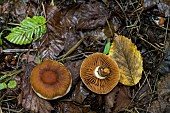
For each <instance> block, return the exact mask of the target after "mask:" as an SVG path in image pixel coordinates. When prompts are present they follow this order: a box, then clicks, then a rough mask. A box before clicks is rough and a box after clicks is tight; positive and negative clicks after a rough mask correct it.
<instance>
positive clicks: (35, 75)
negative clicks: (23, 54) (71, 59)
mask: <svg viewBox="0 0 170 113" xmlns="http://www.w3.org/2000/svg"><path fill="white" fill-rule="evenodd" d="M30 82H31V85H32V89H33V90H34V92H35V93H36V94H37V95H38V96H39V97H41V98H43V99H47V100H52V99H57V98H60V97H62V96H64V95H66V94H67V93H68V92H69V91H70V88H71V84H72V77H71V74H70V72H69V70H68V69H67V68H66V67H65V66H64V65H63V64H61V63H59V62H57V61H51V60H47V61H44V62H42V63H41V64H38V65H37V66H36V67H34V69H33V70H32V73H31V77H30Z"/></svg>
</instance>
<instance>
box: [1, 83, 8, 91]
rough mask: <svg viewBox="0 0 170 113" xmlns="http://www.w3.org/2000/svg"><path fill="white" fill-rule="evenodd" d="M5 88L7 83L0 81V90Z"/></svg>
mask: <svg viewBox="0 0 170 113" xmlns="http://www.w3.org/2000/svg"><path fill="white" fill-rule="evenodd" d="M5 88H7V85H6V83H5V82H3V83H0V90H2V89H5Z"/></svg>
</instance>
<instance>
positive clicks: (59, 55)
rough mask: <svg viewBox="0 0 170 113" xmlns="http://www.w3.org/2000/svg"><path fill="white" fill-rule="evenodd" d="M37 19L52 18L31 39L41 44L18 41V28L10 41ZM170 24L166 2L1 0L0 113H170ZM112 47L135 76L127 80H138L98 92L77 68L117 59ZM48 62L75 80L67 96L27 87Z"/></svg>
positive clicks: (164, 0)
mask: <svg viewBox="0 0 170 113" xmlns="http://www.w3.org/2000/svg"><path fill="white" fill-rule="evenodd" d="M34 16H43V17H44V18H45V19H46V20H47V21H46V23H45V26H46V32H45V33H44V34H38V35H36V33H35V34H33V35H31V36H32V37H33V38H35V37H36V36H39V38H37V39H35V40H34V39H32V37H30V36H29V37H26V38H25V36H24V35H20V36H19V38H18V37H17V35H18V34H17V32H16V31H15V30H16V29H15V30H14V32H13V35H11V37H12V38H8V37H7V36H9V34H10V33H11V32H12V31H11V29H12V28H15V27H17V26H19V25H20V23H22V22H23V20H24V19H26V18H27V17H30V18H32V17H34ZM41 22H42V21H41ZM41 22H40V23H41ZM169 22H170V1H169V0H110V1H109V0H88V1H85V0H54V1H53V0H52V1H48V0H0V113H38V112H39V113H170V82H169V81H170V24H169ZM33 23H34V22H33ZM29 25H30V26H31V25H32V24H31V23H30V24H28V26H29ZM26 30H27V29H26V28H25V29H24V30H23V31H24V33H25V31H26ZM39 32H42V29H41V30H40V31H38V33H39ZM15 33H16V35H14V34H15ZM115 37H123V38H122V40H123V41H125V44H124V45H123V42H120V43H117V42H114V41H116V38H115ZM27 38H28V39H27ZM24 39H25V40H24ZM29 40H31V41H29ZM118 40H119V39H118ZM127 42H129V43H130V44H129V45H128V43H127ZM113 44H115V45H116V44H119V46H117V49H116V50H118V49H120V48H121V49H120V51H117V54H118V55H120V52H121V53H123V54H124V57H123V59H124V60H122V59H121V58H120V57H116V59H117V60H118V61H119V62H117V63H118V66H119V68H121V69H120V71H122V70H123V71H126V69H125V67H122V66H120V63H121V64H122V65H123V64H124V63H125V64H126V65H128V66H127V67H126V68H127V70H129V71H130V72H128V73H132V72H135V73H134V75H133V74H129V75H128V77H131V78H132V79H134V80H136V78H137V77H138V76H139V79H138V80H136V81H137V82H135V84H130V85H127V84H126V82H129V81H128V80H127V81H126V82H125V83H123V82H121V80H120V82H119V83H118V84H117V85H116V86H115V87H114V88H113V89H112V90H111V91H110V92H109V93H107V94H97V93H95V92H93V91H91V90H89V88H88V87H86V84H84V81H82V79H81V77H80V68H81V65H82V62H83V61H84V59H85V58H86V57H88V56H89V55H91V54H94V53H96V52H100V53H105V54H108V56H112V58H113V56H114V55H113V53H112V51H115V48H114V47H111V48H110V46H111V45H113ZM108 48H109V49H108ZM122 48H123V49H122ZM105 49H106V51H105ZM132 50H134V51H135V52H133V51H132ZM110 54H111V55H110ZM137 55H138V56H137ZM46 60H56V61H58V62H61V63H63V64H64V66H66V67H67V69H68V70H69V71H70V73H71V76H72V85H71V89H70V91H69V92H68V94H66V95H65V96H63V97H61V98H58V99H55V100H45V99H42V98H40V97H39V96H37V94H35V92H34V91H33V89H32V87H31V84H30V75H31V72H32V70H33V68H34V67H35V66H36V65H38V64H39V63H42V62H44V61H46ZM140 63H142V67H141V68H140V69H139V67H138V64H140ZM122 68H123V69H122ZM138 71H139V73H138ZM128 77H127V78H128ZM120 79H121V78H120ZM123 80H124V79H123ZM123 80H122V81H123Z"/></svg>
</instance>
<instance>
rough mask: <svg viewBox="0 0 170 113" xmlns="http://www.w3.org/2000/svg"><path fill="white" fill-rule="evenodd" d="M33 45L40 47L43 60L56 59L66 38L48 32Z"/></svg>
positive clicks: (39, 50)
mask: <svg viewBox="0 0 170 113" xmlns="http://www.w3.org/2000/svg"><path fill="white" fill-rule="evenodd" d="M33 46H34V48H36V49H38V52H39V55H40V58H41V59H42V60H43V61H45V60H54V59H56V57H57V55H59V53H60V52H61V51H62V50H63V48H64V39H63V38H62V37H58V36H56V35H55V34H53V33H51V32H47V33H46V34H45V35H44V36H43V37H42V38H40V39H39V40H37V41H36V42H35V43H33Z"/></svg>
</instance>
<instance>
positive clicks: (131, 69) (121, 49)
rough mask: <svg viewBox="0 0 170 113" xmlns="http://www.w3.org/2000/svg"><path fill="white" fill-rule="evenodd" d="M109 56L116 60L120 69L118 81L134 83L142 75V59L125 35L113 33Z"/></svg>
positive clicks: (125, 83) (126, 83)
mask: <svg viewBox="0 0 170 113" xmlns="http://www.w3.org/2000/svg"><path fill="white" fill-rule="evenodd" d="M109 56H110V57H111V58H113V59H115V60H116V62H117V64H118V66H119V70H120V82H121V83H122V84H124V85H127V86H133V85H136V84H137V83H138V82H139V80H140V79H141V77H142V71H143V59H142V56H141V54H140V52H139V51H138V50H137V47H136V46H135V44H133V43H132V41H131V40H130V39H128V38H126V37H125V36H120V35H117V34H116V35H115V38H114V40H113V43H112V45H111V48H110V51H109Z"/></svg>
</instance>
